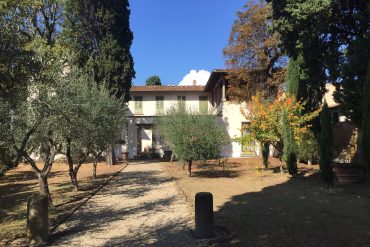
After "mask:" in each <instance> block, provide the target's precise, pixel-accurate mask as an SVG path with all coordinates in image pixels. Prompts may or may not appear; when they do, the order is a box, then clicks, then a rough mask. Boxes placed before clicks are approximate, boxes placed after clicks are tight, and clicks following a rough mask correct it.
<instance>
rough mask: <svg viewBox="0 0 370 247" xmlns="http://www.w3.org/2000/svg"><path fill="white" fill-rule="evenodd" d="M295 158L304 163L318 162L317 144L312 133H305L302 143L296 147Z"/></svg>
mask: <svg viewBox="0 0 370 247" xmlns="http://www.w3.org/2000/svg"><path fill="white" fill-rule="evenodd" d="M297 156H298V160H301V161H304V162H308V161H311V162H314V163H316V162H317V161H318V157H319V144H318V143H317V139H316V138H315V136H314V134H313V132H312V131H308V132H307V133H305V134H304V136H303V138H302V141H301V142H300V143H299V144H298V145H297Z"/></svg>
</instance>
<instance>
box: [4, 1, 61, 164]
mask: <svg viewBox="0 0 370 247" xmlns="http://www.w3.org/2000/svg"><path fill="white" fill-rule="evenodd" d="M60 20H61V5H60V4H59V1H54V0H50V1H29V0H26V1H20V0H15V1H6V2H2V5H1V8H0V99H1V114H2V121H1V122H0V129H1V134H0V139H1V141H0V154H1V156H0V163H1V164H3V165H4V164H5V168H6V167H9V166H16V165H17V164H18V163H19V162H20V160H21V156H22V155H21V152H23V151H24V150H23V149H22V147H23V148H25V147H26V144H27V143H24V145H21V146H19V147H18V148H21V149H20V150H18V151H15V150H14V149H13V147H14V142H15V141H14V135H13V134H14V133H13V131H12V130H14V129H19V130H25V129H22V128H21V127H19V126H17V125H16V124H15V122H14V119H15V118H16V117H17V116H16V115H15V114H17V113H20V112H22V109H18V108H19V107H25V103H26V100H27V97H29V96H32V95H30V92H29V91H30V89H32V88H38V87H39V86H38V84H39V83H42V84H45V85H46V84H49V83H54V81H55V80H54V77H55V76H56V75H55V73H54V74H51V73H50V72H51V71H53V70H54V69H55V66H56V65H57V64H59V61H60V59H61V58H59V59H58V61H57V62H56V63H55V61H54V60H53V59H54V58H55V56H54V55H55V54H54V51H51V49H53V48H54V46H55V43H56V37H57V36H58V34H59V31H60V27H59V24H60ZM54 71H57V70H54ZM59 71H60V70H59ZM57 73H59V72H57ZM34 85H37V86H34ZM23 113H25V112H23ZM26 132H27V131H26ZM29 139H30V138H29V137H28V138H26V139H25V141H26V140H27V141H28V140H29ZM0 170H1V169H0Z"/></svg>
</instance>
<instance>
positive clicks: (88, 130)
mask: <svg viewBox="0 0 370 247" xmlns="http://www.w3.org/2000/svg"><path fill="white" fill-rule="evenodd" d="M90 78H91V77H88V76H86V75H85V74H83V73H80V72H79V71H74V70H72V71H71V72H70V73H69V74H68V75H66V76H65V77H64V78H63V82H62V83H61V85H60V86H59V87H58V91H57V95H58V96H59V97H58V100H57V101H58V102H59V105H60V107H59V108H58V112H60V120H59V122H60V123H61V124H60V125H58V126H60V128H61V130H60V132H61V134H60V135H61V138H62V139H63V144H64V146H65V150H64V154H65V155H66V156H67V161H68V167H69V175H70V178H71V182H72V184H73V186H74V188H75V189H76V190H78V189H79V186H78V180H77V174H78V171H79V168H80V167H81V165H82V164H83V163H85V162H86V159H87V158H88V157H89V156H97V155H99V154H101V153H102V152H103V150H105V149H106V148H107V146H108V145H109V144H110V143H114V142H115V141H117V140H118V138H119V136H120V133H121V129H122V126H123V118H124V114H125V112H124V110H125V107H124V105H123V104H122V100H120V99H117V98H116V97H115V96H114V95H110V93H109V90H108V89H107V88H105V87H104V85H101V86H98V85H96V84H95V83H94V82H92V81H91V80H90ZM95 168H96V167H95Z"/></svg>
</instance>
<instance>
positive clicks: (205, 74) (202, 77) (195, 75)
mask: <svg viewBox="0 0 370 247" xmlns="http://www.w3.org/2000/svg"><path fill="white" fill-rule="evenodd" d="M210 75H211V73H210V72H209V71H207V70H203V69H201V70H199V71H198V72H197V71H196V70H194V69H192V70H190V72H189V73H188V74H186V75H185V76H184V78H182V81H181V82H180V83H179V86H189V85H193V80H196V81H197V85H203V86H204V85H206V83H207V81H208V78H209V76H210Z"/></svg>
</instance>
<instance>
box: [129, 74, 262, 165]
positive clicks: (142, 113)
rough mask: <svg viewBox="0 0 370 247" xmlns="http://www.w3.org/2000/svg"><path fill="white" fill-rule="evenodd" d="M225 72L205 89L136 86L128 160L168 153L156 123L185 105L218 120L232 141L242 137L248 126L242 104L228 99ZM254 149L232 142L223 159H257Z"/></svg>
mask: <svg viewBox="0 0 370 247" xmlns="http://www.w3.org/2000/svg"><path fill="white" fill-rule="evenodd" d="M225 75H226V72H225V71H224V70H214V71H213V72H212V73H211V76H210V78H209V80H208V82H207V83H206V85H205V86H199V85H196V81H193V85H191V86H133V87H132V88H131V100H130V101H129V103H128V113H127V118H128V122H127V126H126V128H125V130H126V131H125V134H124V135H125V139H126V147H125V148H126V150H125V151H126V152H128V153H129V154H128V155H129V158H134V157H141V156H146V155H153V154H157V155H159V156H162V155H163V152H164V151H165V150H167V149H168V146H166V142H165V140H163V139H162V138H161V137H160V136H158V135H157V134H156V128H155V124H156V119H157V118H160V117H161V116H163V115H164V114H165V113H166V110H167V109H169V108H170V107H172V106H176V104H178V103H179V102H182V103H185V105H186V107H187V108H188V109H192V110H196V111H199V112H200V113H207V112H208V113H210V114H213V115H215V116H217V121H218V123H219V124H220V125H221V126H222V127H223V128H225V130H226V132H227V134H228V135H229V137H230V138H235V137H240V136H241V135H243V134H247V133H242V131H241V130H242V129H243V127H246V126H247V125H248V124H249V122H248V120H247V119H245V118H244V116H243V115H242V113H241V111H240V107H241V105H240V104H235V103H232V102H230V101H229V100H228V97H227V95H226V87H227V80H226V78H225ZM258 151H259V150H258V147H257V146H255V145H252V146H248V147H243V146H242V145H241V144H239V143H237V142H233V141H232V142H231V143H230V144H228V145H225V146H224V147H223V148H222V151H221V154H220V155H221V156H223V157H242V156H255V155H258Z"/></svg>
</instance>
